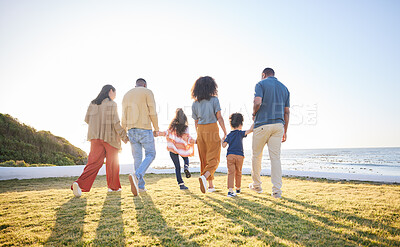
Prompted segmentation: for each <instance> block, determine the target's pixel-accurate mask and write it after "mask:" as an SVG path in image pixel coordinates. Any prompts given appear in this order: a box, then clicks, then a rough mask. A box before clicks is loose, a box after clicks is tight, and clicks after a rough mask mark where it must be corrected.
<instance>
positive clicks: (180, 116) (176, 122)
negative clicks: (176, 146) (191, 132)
mask: <svg viewBox="0 0 400 247" xmlns="http://www.w3.org/2000/svg"><path fill="white" fill-rule="evenodd" d="M187 127H188V121H187V117H186V115H185V113H184V112H183V110H182V108H178V109H176V114H175V118H174V119H173V120H172V122H171V124H170V125H169V127H168V129H169V130H170V131H175V132H176V135H177V136H178V137H182V135H183V134H184V133H185V131H186V129H187Z"/></svg>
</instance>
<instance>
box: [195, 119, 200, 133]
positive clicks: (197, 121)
mask: <svg viewBox="0 0 400 247" xmlns="http://www.w3.org/2000/svg"><path fill="white" fill-rule="evenodd" d="M198 125H199V120H194V128H195V129H196V132H197V126H198Z"/></svg>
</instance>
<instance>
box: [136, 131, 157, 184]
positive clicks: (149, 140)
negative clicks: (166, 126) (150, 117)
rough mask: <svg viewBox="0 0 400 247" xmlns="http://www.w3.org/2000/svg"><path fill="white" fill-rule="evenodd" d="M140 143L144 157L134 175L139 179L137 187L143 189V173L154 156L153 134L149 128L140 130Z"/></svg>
mask: <svg viewBox="0 0 400 247" xmlns="http://www.w3.org/2000/svg"><path fill="white" fill-rule="evenodd" d="M140 143H141V144H142V146H143V148H144V151H145V158H144V160H143V161H142V163H141V164H140V166H139V168H138V169H137V170H136V176H137V178H138V179H139V189H144V186H145V181H144V175H145V174H146V171H147V169H148V168H149V166H150V165H151V162H153V160H154V158H155V157H156V147H155V143H154V136H153V132H152V131H151V130H140Z"/></svg>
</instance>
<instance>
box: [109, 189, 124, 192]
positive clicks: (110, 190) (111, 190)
mask: <svg viewBox="0 0 400 247" xmlns="http://www.w3.org/2000/svg"><path fill="white" fill-rule="evenodd" d="M121 190H122V189H121V188H119V189H117V190H113V189H110V188H108V192H119V191H121Z"/></svg>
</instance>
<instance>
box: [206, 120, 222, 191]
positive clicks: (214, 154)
mask: <svg viewBox="0 0 400 247" xmlns="http://www.w3.org/2000/svg"><path fill="white" fill-rule="evenodd" d="M206 138H207V139H206V145H207V160H206V166H205V168H204V171H208V172H209V173H210V176H208V178H207V180H208V181H209V184H210V188H213V187H214V185H213V183H212V180H214V173H215V171H216V170H217V168H218V166H219V161H220V157H221V139H220V137H219V129H218V125H217V123H214V124H207V134H206ZM210 181H211V182H210Z"/></svg>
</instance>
